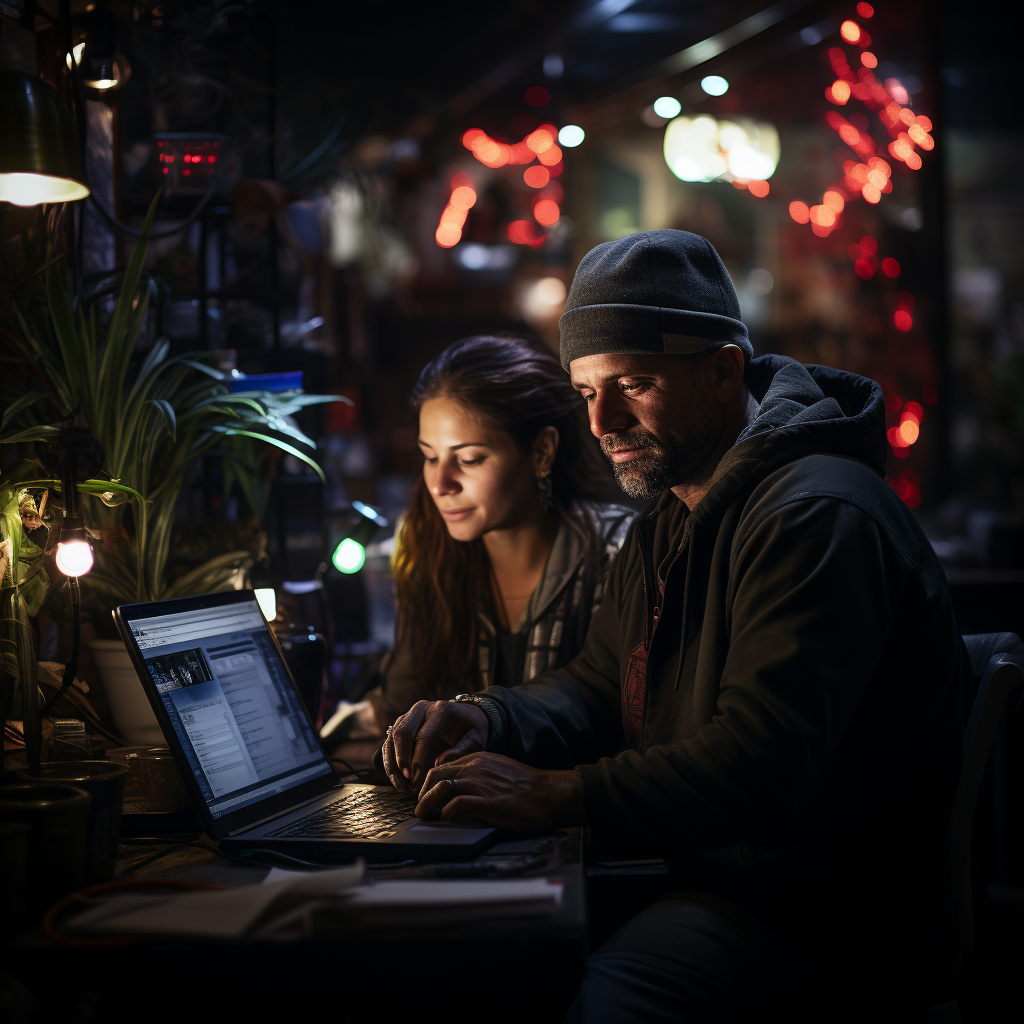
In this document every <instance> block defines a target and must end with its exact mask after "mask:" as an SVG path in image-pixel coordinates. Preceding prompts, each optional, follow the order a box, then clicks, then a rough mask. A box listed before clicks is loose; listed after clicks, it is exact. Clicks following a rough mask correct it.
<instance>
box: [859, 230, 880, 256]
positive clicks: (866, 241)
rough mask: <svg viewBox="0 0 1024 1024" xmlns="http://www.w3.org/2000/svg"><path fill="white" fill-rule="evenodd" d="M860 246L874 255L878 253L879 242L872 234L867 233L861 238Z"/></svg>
mask: <svg viewBox="0 0 1024 1024" xmlns="http://www.w3.org/2000/svg"><path fill="white" fill-rule="evenodd" d="M860 247H861V249H863V250H864V252H866V253H870V254H871V255H872V256H877V255H878V242H876V241H875V239H873V238H872V237H871V236H870V235H865V236H864V237H863V238H862V239H861V240H860Z"/></svg>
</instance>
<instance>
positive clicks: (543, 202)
mask: <svg viewBox="0 0 1024 1024" xmlns="http://www.w3.org/2000/svg"><path fill="white" fill-rule="evenodd" d="M533 215H534V217H536V219H537V223H538V224H543V225H544V227H546V228H549V227H551V225H552V224H556V223H557V222H558V218H559V217H561V216H562V211H561V210H560V209H559V208H558V203H556V202H555V201H554V200H553V199H539V200H538V201H537V202H536V203H535V204H534V206H533Z"/></svg>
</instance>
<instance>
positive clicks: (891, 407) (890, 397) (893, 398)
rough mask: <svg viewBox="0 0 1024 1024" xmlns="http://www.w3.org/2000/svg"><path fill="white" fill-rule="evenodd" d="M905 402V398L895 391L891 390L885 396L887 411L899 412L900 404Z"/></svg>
mask: <svg viewBox="0 0 1024 1024" xmlns="http://www.w3.org/2000/svg"><path fill="white" fill-rule="evenodd" d="M902 404H903V399H902V398H900V396H899V395H897V394H896V392H895V391H890V392H889V393H888V394H887V395H886V396H885V411H886V412H899V411H900V406H901V405H902Z"/></svg>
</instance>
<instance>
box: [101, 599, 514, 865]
mask: <svg viewBox="0 0 1024 1024" xmlns="http://www.w3.org/2000/svg"><path fill="white" fill-rule="evenodd" d="M114 621H115V622H116V623H117V628H118V630H119V631H120V633H121V636H122V638H123V639H124V642H125V644H126V645H127V647H128V651H129V653H130V655H131V658H132V661H133V663H134V665H135V670H136V671H137V672H138V674H139V679H140V680H141V681H142V685H143V687H144V688H145V691H146V696H147V697H148V698H149V702H150V704H152V706H153V711H154V712H155V714H156V717H157V721H158V722H159V723H160V727H161V729H163V733H164V737H165V738H166V740H167V745H168V746H169V747H170V749H171V753H172V754H173V755H174V758H175V760H176V761H177V764H178V767H179V768H180V769H181V774H182V776H183V778H184V780H185V785H186V786H187V787H188V790H189V793H190V794H191V796H192V801H193V803H194V804H195V807H196V811H197V812H198V814H199V817H200V819H201V820H202V823H203V826H204V827H205V829H206V832H207V834H208V835H210V836H211V837H213V838H214V839H216V840H217V841H218V842H219V843H220V845H221V846H222V847H224V848H225V849H230V850H234V851H240V850H246V851H252V850H266V851H277V852H282V853H286V854H289V855H291V856H294V857H299V858H302V859H312V860H318V861H351V860H354V859H355V858H356V857H366V858H367V859H368V860H374V861H401V860H407V859H414V860H419V861H439V860H455V859H462V858H466V857H472V856H474V855H475V854H477V853H478V852H479V851H480V850H482V849H483V848H484V847H485V846H486V845H488V843H489V842H491V841H492V840H493V839H494V837H495V835H496V833H497V830H496V829H494V828H492V827H491V826H489V825H485V824H483V823H475V822H474V823H463V822H460V823H451V824H449V823H444V822H429V821H423V820H421V819H419V818H416V817H414V816H413V813H412V809H413V807H414V805H415V802H414V798H413V797H411V796H408V795H405V794H401V793H399V792H398V791H397V790H395V789H393V788H392V787H391V786H370V785H364V784H358V783H357V784H348V785H344V786H339V785H338V782H337V776H336V775H335V773H334V770H333V769H332V768H331V765H330V762H329V761H328V760H327V757H326V755H325V754H324V751H323V748H322V747H321V746H320V741H319V740H318V738H317V736H316V733H315V731H314V730H313V728H312V727H311V726H310V723H309V718H308V716H307V714H306V711H305V709H304V707H303V705H302V701H301V699H300V697H299V692H298V690H297V689H296V687H295V682H294V680H293V679H292V677H291V674H290V673H289V671H288V667H287V665H286V664H285V661H284V657H283V656H282V654H281V651H280V648H279V647H278V646H277V642H276V640H275V638H274V634H273V632H272V631H271V630H270V627H269V626H268V625H267V621H266V619H264V617H263V613H262V612H261V611H260V608H259V605H258V604H257V602H256V597H255V596H254V594H253V592H252V591H251V590H236V591H229V592H228V593H223V594H207V595H205V596H202V597H187V598H181V599H179V600H174V601H153V602H148V603H146V604H126V605H121V606H120V607H119V608H117V610H116V611H115V612H114Z"/></svg>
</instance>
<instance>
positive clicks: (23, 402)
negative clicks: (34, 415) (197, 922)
mask: <svg viewBox="0 0 1024 1024" xmlns="http://www.w3.org/2000/svg"><path fill="white" fill-rule="evenodd" d="M47 397H48V396H47V395H45V394H43V392H42V391H29V392H28V393H26V394H24V395H22V396H21V398H18V399H15V400H14V401H13V402H11V404H10V405H9V406H8V407H7V411H6V412H5V413H4V418H3V420H2V421H0V434H2V433H3V430H4V428H5V427H6V426H7V421H8V420H10V419H14V417H15V416H17V415H18V413H19V412H21V410H22V409H27V408H28V407H29V406H30V405H35V403H36V402H38V401H40V400H41V399H43V398H47Z"/></svg>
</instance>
